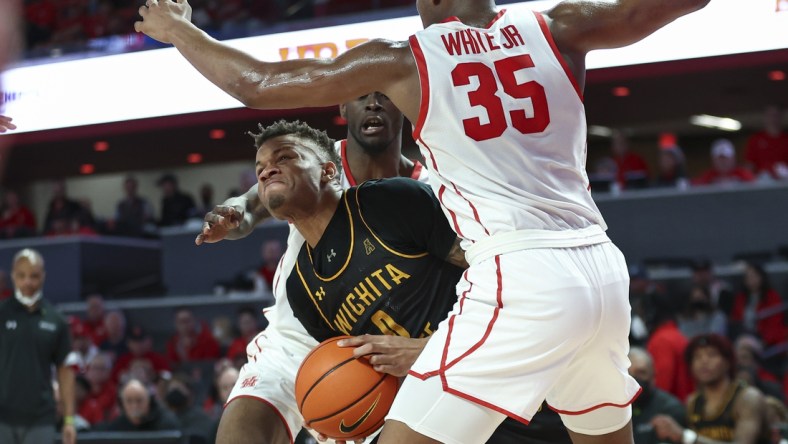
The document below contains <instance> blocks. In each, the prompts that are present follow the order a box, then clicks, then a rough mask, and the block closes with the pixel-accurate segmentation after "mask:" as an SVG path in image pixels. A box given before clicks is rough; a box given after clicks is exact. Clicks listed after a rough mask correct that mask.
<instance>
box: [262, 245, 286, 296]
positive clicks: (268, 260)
mask: <svg viewBox="0 0 788 444" xmlns="http://www.w3.org/2000/svg"><path fill="white" fill-rule="evenodd" d="M260 256H261V257H262V259H263V264H262V265H261V266H260V269H259V273H260V276H262V278H263V282H264V283H265V285H266V287H267V288H266V291H267V292H270V291H272V290H273V288H274V274H275V273H276V267H277V266H278V265H279V260H280V259H282V243H281V242H280V241H279V240H277V239H268V240H266V241H265V242H263V244H262V246H261V248H260Z"/></svg>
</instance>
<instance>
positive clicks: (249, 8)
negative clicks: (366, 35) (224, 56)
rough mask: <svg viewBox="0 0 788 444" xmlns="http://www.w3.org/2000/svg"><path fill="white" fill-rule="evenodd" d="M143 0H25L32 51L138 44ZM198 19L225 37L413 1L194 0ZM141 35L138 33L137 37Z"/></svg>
mask: <svg viewBox="0 0 788 444" xmlns="http://www.w3.org/2000/svg"><path fill="white" fill-rule="evenodd" d="M144 3H145V2H144V1H142V0H65V1H64V0H25V2H24V14H25V24H26V29H25V34H26V38H27V55H28V57H36V56H42V55H50V54H53V53H55V54H58V53H66V52H79V51H85V50H88V49H90V48H92V47H94V46H96V45H95V44H91V42H93V43H95V42H97V41H99V40H101V39H102V38H107V37H111V36H128V37H129V38H130V39H128V40H129V41H128V42H127V43H128V44H129V45H130V46H131V47H132V48H131V49H133V47H134V46H135V45H136V46H137V47H142V46H143V44H144V42H143V40H144V39H143V38H142V36H139V35H136V33H135V32H134V28H133V24H134V22H135V21H136V19H137V18H138V15H137V10H138V9H139V7H140V6H142V5H143V4H144ZM189 4H190V5H191V6H192V9H193V13H192V21H194V23H195V24H196V25H197V26H199V27H200V28H201V29H204V30H205V31H206V32H208V33H210V34H212V35H214V36H215V37H217V38H219V39H230V38H238V37H246V36H250V35H256V34H260V33H263V32H265V28H266V27H267V26H270V25H272V24H276V23H279V22H284V21H289V20H299V19H309V18H315V17H323V16H327V15H339V14H348V13H353V12H358V11H362V10H363V11H371V10H375V9H383V8H392V7H398V6H410V5H412V2H409V1H405V0H311V1H299V0H265V1H257V0H224V1H217V0H192V1H190V2H189ZM135 37H136V38H135Z"/></svg>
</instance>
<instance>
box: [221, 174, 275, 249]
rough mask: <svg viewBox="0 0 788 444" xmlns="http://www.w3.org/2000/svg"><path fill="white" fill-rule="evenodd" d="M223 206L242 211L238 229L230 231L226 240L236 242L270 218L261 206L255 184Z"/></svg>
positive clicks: (228, 200)
mask: <svg viewBox="0 0 788 444" xmlns="http://www.w3.org/2000/svg"><path fill="white" fill-rule="evenodd" d="M224 205H228V206H235V207H241V208H243V209H244V217H243V220H241V222H240V224H239V225H238V228H235V229H233V230H230V232H229V233H228V234H227V237H226V239H229V240H237V239H242V238H244V237H246V236H248V235H249V233H251V232H252V230H254V227H256V226H257V225H258V224H260V223H261V222H263V221H264V220H266V219H269V218H270V217H271V214H270V213H268V210H266V209H265V206H263V202H262V201H261V200H260V196H259V195H258V194H257V184H255V185H252V187H251V188H250V189H249V190H248V191H247V192H246V193H244V194H242V195H240V196H237V197H231V198H229V199H227V200H226V201H225V202H224Z"/></svg>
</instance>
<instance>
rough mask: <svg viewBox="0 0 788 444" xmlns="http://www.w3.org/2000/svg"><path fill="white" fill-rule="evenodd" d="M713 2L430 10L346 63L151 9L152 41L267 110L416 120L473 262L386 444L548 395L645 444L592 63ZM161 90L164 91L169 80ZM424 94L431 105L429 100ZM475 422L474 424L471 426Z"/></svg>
mask: <svg viewBox="0 0 788 444" xmlns="http://www.w3.org/2000/svg"><path fill="white" fill-rule="evenodd" d="M708 1H709V0H671V1H665V0H613V1H592V0H585V1H583V0H567V1H564V2H561V3H558V4H557V5H556V6H555V7H553V8H552V9H550V10H549V11H546V12H544V13H539V12H527V13H520V14H514V13H507V12H506V10H498V9H497V8H496V7H495V4H494V2H493V1H492V0H417V7H418V10H419V15H420V16H421V19H422V22H423V24H424V26H425V28H426V29H425V30H424V31H421V32H418V33H416V34H415V35H414V36H412V37H411V38H410V39H409V41H407V42H393V41H384V40H373V41H370V42H368V43H365V44H362V45H359V46H356V47H354V48H353V49H350V50H348V51H347V52H345V53H344V54H342V55H340V56H339V57H337V58H336V59H333V60H324V59H321V60H291V61H284V62H275V63H266V62H262V61H259V60H256V59H255V58H253V57H251V56H249V55H248V54H245V53H243V52H240V51H238V50H236V49H233V48H230V47H228V46H227V45H224V44H222V43H221V42H218V41H216V40H214V39H212V38H211V37H209V36H208V35H207V34H205V33H204V32H202V31H201V30H199V29H198V28H196V27H195V26H194V25H192V24H191V23H190V21H189V18H190V13H191V12H190V7H189V6H188V4H187V3H186V1H185V0H178V1H177V2H172V1H162V2H158V1H157V0H148V3H147V4H146V6H143V7H141V8H140V11H139V12H140V15H141V16H142V18H143V20H142V21H139V22H137V23H135V29H136V30H137V31H140V32H144V33H146V34H147V35H149V36H150V37H152V38H155V39H157V40H159V41H162V42H169V43H172V44H174V45H175V47H176V48H177V49H178V50H179V51H180V52H181V54H182V55H183V56H184V57H185V58H186V59H187V60H188V61H189V62H190V63H192V65H194V66H195V67H196V68H197V69H198V70H199V71H200V72H201V73H202V74H203V75H204V76H205V77H206V78H208V79H209V80H210V81H212V82H213V83H214V84H216V85H217V86H219V87H220V88H222V89H223V90H224V91H226V92H227V93H229V94H230V95H232V96H233V97H235V98H237V99H238V100H240V101H241V102H242V103H244V104H245V105H247V106H249V107H252V108H267V109H277V108H279V109H281V108H299V107H306V106H329V105H331V104H332V103H342V102H344V101H347V100H349V99H351V98H353V97H357V96H360V95H363V94H366V93H368V92H369V91H381V92H382V93H384V94H385V95H386V96H388V97H389V98H391V100H392V101H393V102H394V104H395V105H396V106H397V108H399V109H400V110H401V111H402V112H403V114H404V115H405V116H406V117H407V118H408V119H409V120H410V121H411V122H416V125H415V129H414V139H415V140H416V141H417V142H418V144H419V146H420V148H421V150H422V154H423V155H424V157H425V159H427V166H428V167H429V168H430V175H431V179H430V186H431V187H433V189H434V190H435V194H436V195H437V196H438V198H439V199H440V201H441V204H442V206H443V209H444V213H445V214H446V216H447V218H448V219H449V221H450V223H451V224H452V226H453V227H454V229H455V231H456V232H457V234H458V236H460V237H461V238H462V239H463V248H464V249H465V250H466V257H467V259H468V262H469V263H470V268H469V269H468V270H467V273H466V275H465V279H464V280H463V281H461V282H460V283H459V284H458V288H457V291H458V296H459V303H458V305H457V307H456V309H455V310H454V311H453V312H452V313H450V314H449V317H448V319H447V320H446V321H444V322H443V323H442V324H441V325H440V326H439V328H438V331H437V332H436V334H435V335H433V336H432V337H431V339H430V340H429V341H428V343H427V346H426V348H425V349H424V350H423V352H422V353H421V355H420V356H419V358H418V359H417V361H416V363H415V364H414V366H413V367H412V369H411V371H410V374H409V377H408V378H406V379H405V382H404V384H403V385H402V387H401V389H400V391H399V393H398V395H397V399H396V401H395V403H394V405H393V406H392V409H391V412H390V414H389V417H388V420H387V422H386V425H385V426H384V429H383V432H382V434H381V436H380V442H381V443H385V444H388V443H409V444H411V443H422V442H423V443H432V442H446V443H476V442H484V441H485V440H486V439H487V438H488V437H489V436H490V435H491V434H492V432H493V430H494V429H495V427H496V426H497V425H498V424H499V423H500V422H501V421H503V419H504V418H505V417H506V416H509V417H512V418H515V419H517V420H520V421H522V422H528V421H529V420H530V419H531V417H532V416H533V415H534V413H535V412H536V410H537V409H538V407H539V405H541V403H542V401H543V400H545V399H546V400H547V403H548V404H549V405H550V406H551V407H552V408H553V409H554V410H556V411H558V412H559V413H560V414H561V417H562V420H563V422H564V424H565V425H566V426H567V428H568V429H569V430H570V431H571V432H570V435H571V437H572V440H573V441H574V442H576V443H582V444H584V443H611V444H618V443H631V442H632V439H633V438H632V427H631V421H630V419H631V402H632V400H633V399H634V397H635V396H637V393H638V392H639V387H638V386H637V383H635V381H634V380H633V379H632V378H631V377H630V376H629V375H628V373H627V367H628V365H629V362H628V359H627V352H628V341H627V335H628V332H629V303H628V295H627V293H628V276H627V269H626V264H625V261H624V258H623V256H622V255H621V253H620V252H619V251H618V249H617V248H616V247H615V246H613V245H612V243H611V242H610V240H609V239H608V238H607V236H606V234H605V229H606V225H605V223H604V220H603V218H602V216H601V215H600V213H599V211H598V209H597V208H596V205H595V204H594V202H593V200H592V198H591V195H590V192H589V190H588V178H587V176H586V173H585V158H586V153H585V141H586V124H585V112H584V108H583V102H582V92H583V86H584V82H585V55H586V54H587V53H588V52H589V51H591V50H594V49H604V48H616V47H621V46H626V45H629V44H631V43H634V42H636V41H638V40H641V39H643V38H644V37H646V36H648V35H649V34H651V33H653V32H654V31H656V30H657V29H660V28H661V27H663V26H664V25H666V24H668V23H670V22H672V21H673V20H675V19H677V18H679V17H681V16H682V15H685V14H688V13H691V12H693V11H695V10H698V9H700V8H702V7H703V6H705V4H706V3H708ZM152 81H160V80H159V79H158V78H156V77H152ZM417 92H418V93H417ZM458 418H461V420H458Z"/></svg>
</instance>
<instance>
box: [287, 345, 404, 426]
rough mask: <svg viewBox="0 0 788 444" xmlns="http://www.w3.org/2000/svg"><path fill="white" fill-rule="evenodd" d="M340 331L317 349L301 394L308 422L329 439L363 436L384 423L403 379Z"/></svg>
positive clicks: (300, 377) (305, 367) (305, 366)
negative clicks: (342, 343) (357, 353)
mask: <svg viewBox="0 0 788 444" xmlns="http://www.w3.org/2000/svg"><path fill="white" fill-rule="evenodd" d="M347 337H349V336H338V337H335V338H331V339H328V340H326V341H323V342H322V343H320V345H318V346H317V347H315V349H314V350H312V351H311V352H310V353H309V354H308V355H307V356H306V358H304V361H303V362H302V363H301V367H300V368H299V369H298V373H297V374H296V380H295V395H296V402H297V403H298V408H299V410H300V411H301V415H302V416H303V417H304V424H305V425H306V426H307V427H309V428H312V429H314V430H315V431H316V432H319V433H322V434H324V435H326V436H328V437H329V438H333V439H338V440H346V441H351V440H357V439H363V438H365V437H367V436H369V435H371V434H372V433H374V432H375V431H376V430H377V429H379V428H380V427H381V426H382V425H383V421H384V418H385V417H386V414H387V413H388V411H389V408H391V403H392V402H393V401H394V395H396V393H397V388H398V386H399V379H398V378H397V377H396V376H393V375H389V374H386V373H379V372H377V371H375V370H374V369H373V368H372V365H371V364H370V363H369V362H368V361H367V360H366V359H364V358H361V359H356V358H355V357H354V356H353V347H347V348H342V347H339V346H337V341H339V340H340V339H343V338H347Z"/></svg>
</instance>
